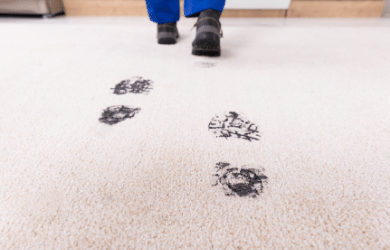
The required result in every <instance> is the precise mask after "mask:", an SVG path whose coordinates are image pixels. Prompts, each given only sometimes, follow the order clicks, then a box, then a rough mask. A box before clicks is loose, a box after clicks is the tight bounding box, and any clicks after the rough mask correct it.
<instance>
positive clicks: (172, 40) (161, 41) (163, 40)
mask: <svg viewBox="0 0 390 250" xmlns="http://www.w3.org/2000/svg"><path fill="white" fill-rule="evenodd" d="M176 42H177V41H176V39H175V38H160V39H158V44H175V43H176Z"/></svg>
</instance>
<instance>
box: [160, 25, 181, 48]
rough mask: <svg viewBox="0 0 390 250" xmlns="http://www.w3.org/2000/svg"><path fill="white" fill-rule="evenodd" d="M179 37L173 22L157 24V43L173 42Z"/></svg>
mask: <svg viewBox="0 0 390 250" xmlns="http://www.w3.org/2000/svg"><path fill="white" fill-rule="evenodd" d="M178 38H179V32H178V30H177V27H176V22H174V23H160V24H157V42H158V43H159V44H175V43H176V42H177V39H178Z"/></svg>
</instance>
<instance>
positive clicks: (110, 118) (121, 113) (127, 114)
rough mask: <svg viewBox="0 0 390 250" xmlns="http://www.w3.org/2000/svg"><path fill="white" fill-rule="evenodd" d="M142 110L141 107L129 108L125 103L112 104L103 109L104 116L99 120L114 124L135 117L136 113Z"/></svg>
mask: <svg viewBox="0 0 390 250" xmlns="http://www.w3.org/2000/svg"><path fill="white" fill-rule="evenodd" d="M140 111H141V109H140V108H129V107H126V106H123V105H119V106H111V107H108V108H106V109H105V110H104V111H103V113H102V117H100V118H99V121H100V122H103V123H106V124H109V125H113V124H116V123H118V122H121V121H124V120H125V119H131V118H133V117H134V116H135V114H137V113H139V112H140Z"/></svg>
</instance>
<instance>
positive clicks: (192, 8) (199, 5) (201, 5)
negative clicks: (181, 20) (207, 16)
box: [184, 0, 225, 17]
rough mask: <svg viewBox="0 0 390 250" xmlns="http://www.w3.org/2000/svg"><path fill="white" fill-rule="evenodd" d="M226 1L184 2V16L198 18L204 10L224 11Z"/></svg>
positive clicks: (203, 0)
mask: <svg viewBox="0 0 390 250" xmlns="http://www.w3.org/2000/svg"><path fill="white" fill-rule="evenodd" d="M224 7H225V0H184V16H186V17H197V16H199V13H200V12H201V11H203V10H207V9H213V10H218V11H219V12H222V11H223V8H224Z"/></svg>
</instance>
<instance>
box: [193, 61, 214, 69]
mask: <svg viewBox="0 0 390 250" xmlns="http://www.w3.org/2000/svg"><path fill="white" fill-rule="evenodd" d="M195 66H197V67H200V68H211V67H214V66H215V63H213V62H195Z"/></svg>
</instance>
